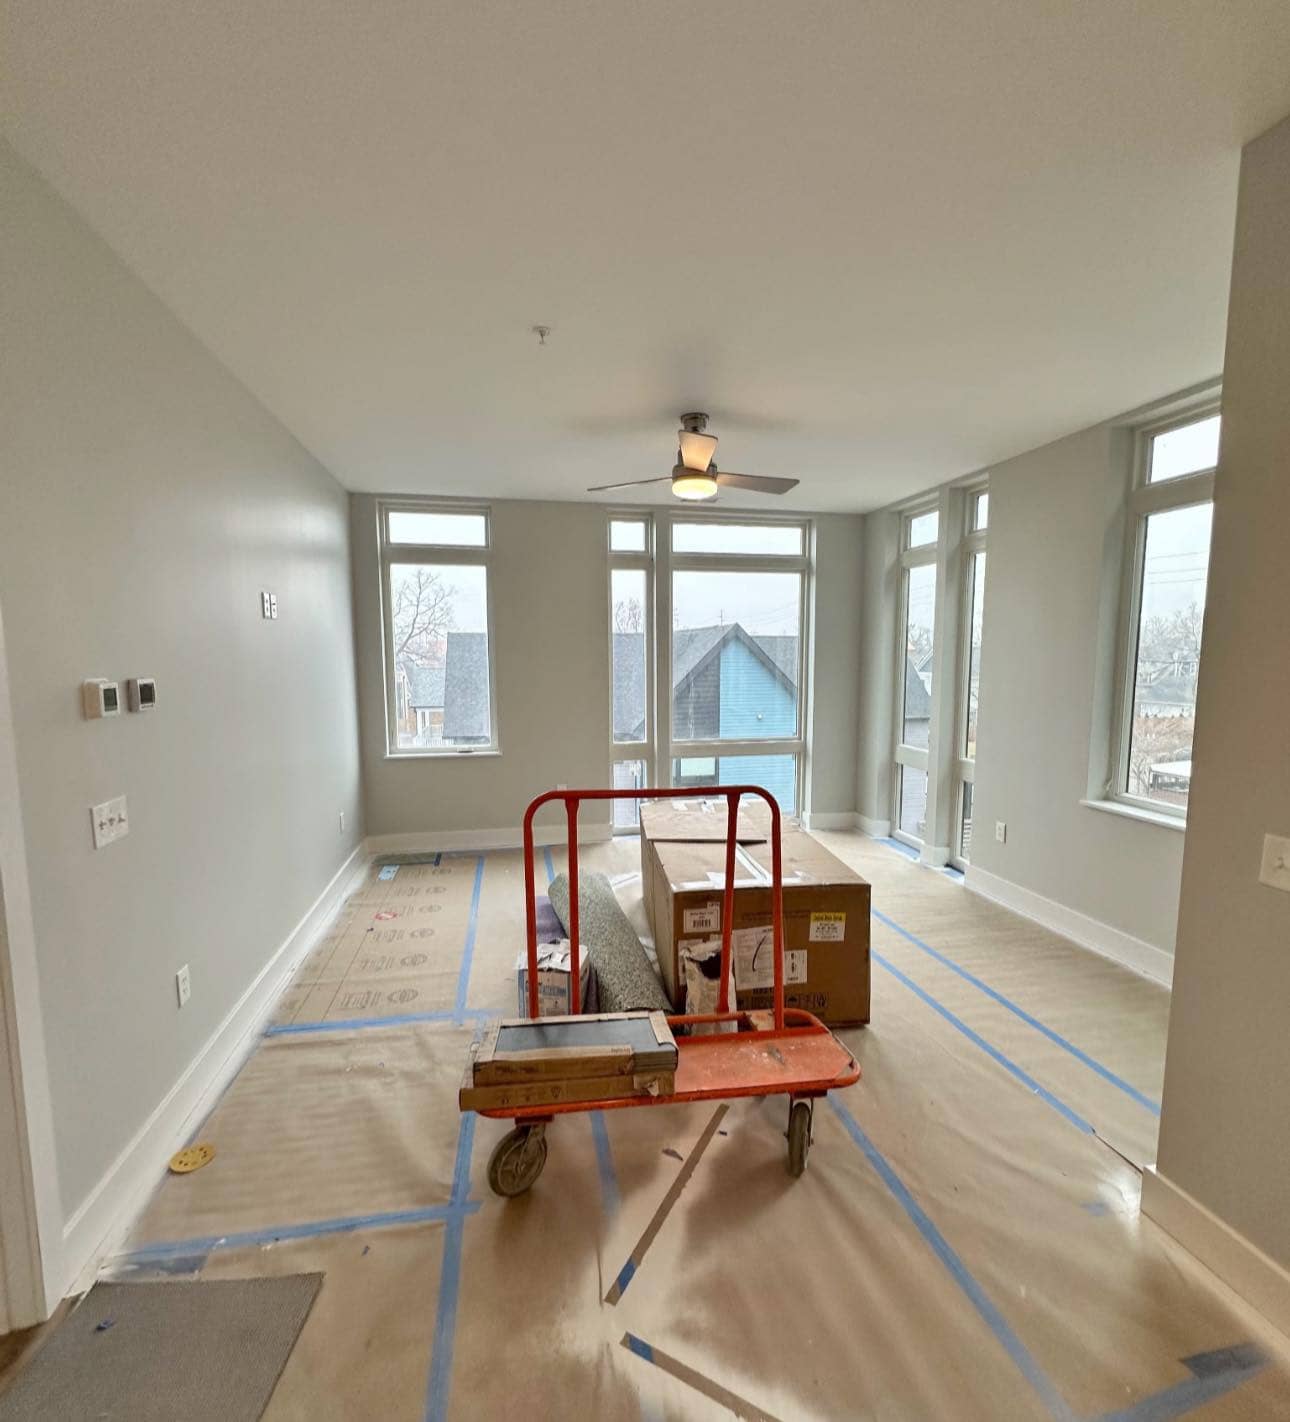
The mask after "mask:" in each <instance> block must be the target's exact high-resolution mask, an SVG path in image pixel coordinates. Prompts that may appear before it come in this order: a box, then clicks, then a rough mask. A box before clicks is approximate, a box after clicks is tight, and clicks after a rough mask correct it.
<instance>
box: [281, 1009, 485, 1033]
mask: <svg viewBox="0 0 1290 1422" xmlns="http://www.w3.org/2000/svg"><path fill="white" fill-rule="evenodd" d="M500 1015H501V1014H500V1013H497V1012H489V1011H488V1010H487V1009H485V1008H482V1007H467V1008H464V1009H463V1010H462V1011H461V1012H457V1011H454V1010H450V1009H445V1010H444V1011H442V1012H405V1013H402V1014H401V1015H400V1016H398V1017H347V1018H345V1019H343V1020H342V1021H339V1022H283V1023H280V1024H279V1025H278V1026H276V1027H266V1028H265V1029H264V1035H265V1036H266V1037H294V1036H299V1035H302V1034H304V1033H306V1032H361V1031H365V1030H367V1029H368V1028H371V1027H406V1026H407V1025H408V1023H410V1022H455V1023H457V1024H458V1025H460V1024H462V1023H464V1022H487V1021H489V1020H490V1019H491V1018H494V1017H498V1016H500Z"/></svg>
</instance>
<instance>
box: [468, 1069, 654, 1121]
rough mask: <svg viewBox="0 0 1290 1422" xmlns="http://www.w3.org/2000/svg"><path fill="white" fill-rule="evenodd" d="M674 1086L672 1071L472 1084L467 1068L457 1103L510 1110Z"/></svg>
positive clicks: (638, 1093) (612, 1098) (615, 1098)
mask: <svg viewBox="0 0 1290 1422" xmlns="http://www.w3.org/2000/svg"><path fill="white" fill-rule="evenodd" d="M675 1089H676V1073H675V1072H672V1071H646V1072H631V1073H624V1072H619V1073H616V1074H614V1075H612V1076H584V1077H573V1078H565V1079H555V1078H547V1079H545V1080H530V1081H509V1082H503V1083H499V1084H497V1085H492V1086H479V1085H476V1084H475V1082H474V1080H473V1079H472V1071H471V1067H470V1066H467V1068H466V1075H465V1077H464V1078H463V1080H462V1083H461V1091H460V1093H459V1094H458V1102H459V1104H460V1106H461V1109H462V1110H463V1111H511V1110H518V1109H521V1108H525V1109H527V1108H531V1107H534V1106H560V1105H568V1104H570V1103H573V1102H581V1101H586V1102H594V1101H618V1100H621V1099H622V1098H623V1097H628V1096H670V1095H671V1094H672V1092H673V1091H674V1090H675Z"/></svg>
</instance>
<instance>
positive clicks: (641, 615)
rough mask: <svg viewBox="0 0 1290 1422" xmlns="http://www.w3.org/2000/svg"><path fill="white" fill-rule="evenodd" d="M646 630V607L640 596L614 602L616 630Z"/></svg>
mask: <svg viewBox="0 0 1290 1422" xmlns="http://www.w3.org/2000/svg"><path fill="white" fill-rule="evenodd" d="M644 630H645V609H644V607H642V606H641V600H640V598H638V597H625V598H621V599H620V600H619V601H618V602H616V603H614V631H615V632H643V631H644Z"/></svg>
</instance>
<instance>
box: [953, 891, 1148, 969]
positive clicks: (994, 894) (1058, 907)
mask: <svg viewBox="0 0 1290 1422" xmlns="http://www.w3.org/2000/svg"><path fill="white" fill-rule="evenodd" d="M964 883H965V884H966V886H967V887H968V888H969V889H971V890H972V891H973V893H977V894H980V895H981V897H982V898H985V899H990V900H991V901H992V902H993V903H996V904H1002V905H1003V907H1004V908H1008V909H1011V910H1012V911H1013V912H1014V913H1019V914H1021V915H1022V917H1023V918H1029V919H1033V920H1034V921H1035V922H1036V923H1039V924H1042V925H1043V926H1044V927H1045V928H1050V929H1052V931H1053V932H1054V933H1060V934H1061V935H1062V937H1063V938H1069V939H1070V940H1071V942H1072V943H1078V944H1079V945H1080V947H1081V948H1089V949H1091V950H1092V951H1093V952H1094V953H1100V954H1101V956H1102V957H1103V958H1110V959H1111V961H1112V962H1114V963H1119V964H1120V965H1121V966H1122V967H1125V968H1132V969H1133V971H1134V972H1135V973H1141V974H1142V976H1143V977H1146V978H1150V979H1151V980H1152V982H1157V983H1161V984H1163V985H1164V986H1165V987H1169V986H1171V985H1172V983H1173V977H1174V960H1173V954H1171V953H1166V952H1165V950H1164V949H1163V948H1157V947H1156V946H1155V944H1154V943H1147V942H1146V941H1145V940H1143V939H1141V938H1134V937H1133V935H1132V934H1129V933H1125V932H1123V931H1122V930H1121V929H1118V928H1113V927H1112V926H1111V925H1110V924H1109V923H1103V922H1102V921H1101V920H1100V919H1096V918H1090V917H1089V916H1088V914H1085V913H1080V912H1079V911H1078V910H1077V909H1073V908H1067V906H1066V905H1065V904H1059V903H1058V902H1057V900H1056V899H1046V898H1045V897H1044V896H1043V895H1042V894H1036V893H1035V892H1033V890H1031V889H1025V888H1022V886H1021V885H1020V884H1014V883H1013V882H1012V881H1011V880H1010V879H1002V878H1000V877H999V875H997V874H991V873H988V872H987V871H986V870H985V869H979V868H977V866H976V865H975V864H969V865H968V868H967V874H966V875H965V877H964Z"/></svg>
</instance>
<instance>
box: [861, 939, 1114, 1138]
mask: <svg viewBox="0 0 1290 1422" xmlns="http://www.w3.org/2000/svg"><path fill="white" fill-rule="evenodd" d="M870 953H871V956H872V958H873V961H874V962H875V963H877V964H878V966H879V967H881V968H885V969H886V971H887V972H889V973H890V974H891V975H892V977H893V978H895V979H896V981H897V982H901V983H904V985H905V986H906V987H907V988H908V989H909V990H910V992H912V993H913V994H914V995H915V996H916V997H918V998H919V999H920V1000H921V1001H923V1002H925V1003H926V1004H927V1006H928V1007H930V1008H931V1009H932V1011H933V1012H937V1013H939V1014H940V1015H941V1016H942V1017H943V1018H944V1019H945V1020H946V1021H947V1022H948V1023H949V1024H950V1026H951V1027H954V1028H957V1029H958V1031H960V1032H962V1033H963V1035H964V1036H965V1037H966V1038H967V1039H968V1041H969V1042H971V1043H973V1044H974V1045H975V1046H978V1047H980V1048H981V1050H982V1051H983V1052H984V1053H985V1054H986V1055H987V1056H988V1057H990V1058H991V1060H992V1061H995V1062H998V1064H999V1065H1000V1066H1001V1067H1002V1068H1003V1069H1004V1071H1006V1072H1008V1073H1009V1075H1011V1076H1014V1077H1016V1079H1017V1080H1018V1081H1019V1082H1021V1084H1022V1085H1023V1086H1025V1087H1026V1088H1027V1089H1028V1090H1030V1091H1033V1092H1034V1093H1035V1095H1036V1096H1038V1097H1039V1098H1040V1099H1041V1100H1043V1101H1046V1102H1047V1103H1048V1105H1049V1106H1051V1107H1052V1108H1053V1110H1054V1111H1057V1112H1059V1113H1060V1114H1061V1115H1062V1116H1064V1117H1065V1118H1066V1120H1068V1121H1069V1122H1070V1123H1071V1125H1072V1126H1074V1127H1076V1129H1078V1130H1081V1131H1084V1132H1086V1133H1087V1134H1088V1135H1090V1136H1091V1135H1096V1134H1097V1132H1096V1131H1095V1130H1094V1129H1093V1127H1092V1126H1091V1125H1089V1123H1088V1122H1087V1121H1086V1120H1085V1119H1084V1118H1083V1116H1081V1115H1080V1114H1079V1112H1078V1111H1073V1110H1072V1109H1071V1108H1070V1107H1069V1106H1068V1105H1067V1104H1066V1103H1065V1102H1064V1101H1062V1100H1061V1099H1060V1098H1059V1097H1057V1096H1054V1095H1053V1093H1052V1092H1051V1091H1049V1090H1048V1088H1047V1087H1046V1086H1041V1085H1040V1084H1039V1083H1038V1082H1037V1081H1036V1080H1035V1078H1034V1077H1033V1076H1031V1075H1030V1073H1029V1072H1026V1071H1023V1070H1022V1069H1021V1067H1019V1066H1018V1065H1017V1064H1016V1062H1014V1061H1012V1060H1011V1059H1010V1058H1009V1057H1006V1056H1004V1054H1003V1053H1002V1052H1001V1051H1000V1050H999V1049H998V1047H995V1046H992V1045H991V1044H990V1043H989V1042H987V1041H986V1040H985V1038H984V1037H983V1036H981V1034H980V1033H979V1032H974V1031H973V1030H972V1028H971V1027H969V1026H968V1025H967V1023H966V1022H964V1021H963V1020H962V1018H959V1017H956V1016H955V1015H954V1014H953V1013H952V1012H951V1011H950V1010H949V1008H948V1007H945V1006H943V1005H942V1004H941V1003H939V1002H937V1000H936V999H935V998H934V997H933V996H932V995H931V993H930V992H928V991H927V990H926V989H925V988H922V987H920V986H919V985H918V984H917V983H916V982H915V981H914V980H913V978H911V977H909V976H908V975H907V974H905V973H902V972H901V971H900V969H899V968H898V967H896V965H895V964H894V963H889V962H888V961H887V959H886V958H884V957H883V956H882V954H881V953H874V952H873V951H872V950H870Z"/></svg>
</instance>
